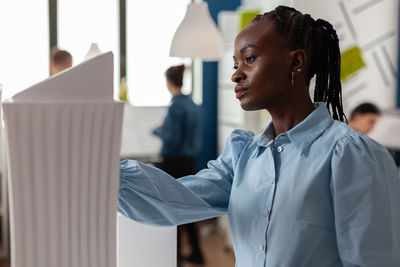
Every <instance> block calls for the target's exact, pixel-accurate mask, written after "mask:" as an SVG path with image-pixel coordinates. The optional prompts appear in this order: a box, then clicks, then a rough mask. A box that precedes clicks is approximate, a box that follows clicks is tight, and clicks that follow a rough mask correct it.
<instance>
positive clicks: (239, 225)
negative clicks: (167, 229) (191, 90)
mask: <svg viewBox="0 0 400 267" xmlns="http://www.w3.org/2000/svg"><path fill="white" fill-rule="evenodd" d="M233 59H234V69H235V72H234V74H233V75H232V81H233V82H235V83H236V86H235V89H234V91H235V94H236V97H237V98H238V99H239V101H240V104H241V106H242V108H243V109H245V110H255V109H267V110H268V112H269V113H270V114H271V116H272V123H271V124H270V125H269V126H268V127H267V128H266V129H265V131H264V132H262V133H261V134H257V135H254V134H253V133H251V132H248V131H243V130H236V131H234V132H233V133H232V134H231V136H230V137H229V139H228V140H227V142H226V146H225V149H224V151H223V153H222V154H221V155H220V156H219V157H218V159H217V160H215V161H211V162H209V164H208V168H207V169H204V170H202V171H200V172H199V173H197V174H196V175H194V176H186V177H183V178H181V179H178V180H175V179H173V178H172V177H170V176H169V175H167V174H165V173H164V172H162V171H160V170H158V169H155V168H152V167H149V166H147V165H144V164H142V163H140V162H136V161H124V162H122V163H121V177H120V178H121V184H120V195H119V211H120V212H121V213H123V214H124V215H126V216H128V217H131V218H133V219H134V220H137V221H140V222H144V223H151V224H158V225H174V224H182V223H187V222H191V221H196V220H201V219H205V218H210V217H214V216H218V215H221V214H223V213H228V215H229V221H230V226H231V232H232V236H233V242H234V249H235V256H236V266H237V267H249V266H252V267H253V266H268V267H269V266H271V267H278V266H282V267H283V266H285V267H292V266H296V267H301V266H304V267H314V266H318V267H319V266H324V267H330V266H335V267H336V266H349V267H350V266H400V209H399V208H398V205H399V203H400V180H399V179H398V176H397V171H396V166H395V165H394V162H393V160H392V158H391V157H390V155H389V154H388V153H387V152H386V150H385V149H384V148H383V147H381V146H380V145H379V144H377V143H376V142H374V141H372V140H371V139H369V138H368V137H366V136H364V135H362V134H361V133H359V132H357V131H354V130H352V129H351V128H350V127H348V126H347V125H346V124H345V123H342V122H340V121H344V120H345V116H344V114H343V111H342V103H341V85H340V73H339V72H340V51H339V46H338V39H337V36H336V33H335V31H334V29H333V28H332V26H331V25H330V24H329V23H328V22H326V21H323V20H320V19H318V20H314V19H313V18H311V17H310V16H309V15H303V14H301V13H300V12H298V11H297V10H295V9H293V8H289V7H284V6H279V7H277V8H276V9H275V10H274V11H271V12H268V13H265V14H264V15H260V16H257V17H256V18H255V19H254V20H253V21H252V22H251V23H250V24H249V25H248V26H246V27H245V28H244V29H243V30H242V31H241V32H240V33H239V34H238V36H237V37H236V39H235V51H234V57H233ZM314 76H315V78H316V83H315V90H314V101H311V99H310V97H309V84H310V80H311V78H312V77H314ZM321 102H322V103H321ZM330 114H331V115H332V116H331V115H330Z"/></svg>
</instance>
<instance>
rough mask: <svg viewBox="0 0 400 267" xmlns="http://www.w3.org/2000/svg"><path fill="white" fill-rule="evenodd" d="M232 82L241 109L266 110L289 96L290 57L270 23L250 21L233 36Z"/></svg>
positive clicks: (280, 37) (281, 39)
mask: <svg viewBox="0 0 400 267" xmlns="http://www.w3.org/2000/svg"><path fill="white" fill-rule="evenodd" d="M234 46H235V48H234V56H233V61H234V69H235V72H234V73H233V75H232V81H233V82H234V83H236V86H235V94H236V98H237V99H239V101H240V105H241V106H242V108H243V109H244V110H257V109H265V108H266V109H268V107H271V106H273V105H274V104H277V103H282V100H284V99H285V96H287V95H288V94H289V93H290V89H291V85H290V74H291V69H290V57H289V50H288V48H287V47H286V46H285V45H284V40H283V38H282V36H281V35H280V34H279V33H278V32H277V31H276V30H275V25H274V24H273V23H272V22H268V21H265V20H262V21H256V22H251V23H250V24H249V25H247V26H246V27H245V28H244V29H243V30H242V31H241V32H240V33H239V34H238V36H237V37H236V39H235V44H234Z"/></svg>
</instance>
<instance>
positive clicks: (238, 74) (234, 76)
mask: <svg viewBox="0 0 400 267" xmlns="http://www.w3.org/2000/svg"><path fill="white" fill-rule="evenodd" d="M245 77H246V75H245V74H244V73H243V71H241V70H240V69H239V68H237V69H236V70H235V72H234V73H233V74H232V77H231V80H232V82H234V83H238V82H240V81H241V80H243V79H244V78H245Z"/></svg>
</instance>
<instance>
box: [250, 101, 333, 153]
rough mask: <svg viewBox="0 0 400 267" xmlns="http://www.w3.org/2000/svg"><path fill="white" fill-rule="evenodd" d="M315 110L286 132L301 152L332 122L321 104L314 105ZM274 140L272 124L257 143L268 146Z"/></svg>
mask: <svg viewBox="0 0 400 267" xmlns="http://www.w3.org/2000/svg"><path fill="white" fill-rule="evenodd" d="M314 105H315V107H316V108H315V110H314V111H313V112H311V113H310V114H309V115H308V116H307V118H305V119H304V120H303V121H302V122H300V123H299V124H297V125H296V126H295V127H293V128H292V129H290V130H289V131H287V132H286V133H284V134H286V135H287V136H288V138H289V140H290V141H291V142H292V143H293V144H294V145H295V147H296V148H297V149H299V150H301V151H303V149H305V148H307V147H308V146H309V145H311V144H312V143H313V142H314V140H315V139H316V138H317V137H318V136H320V135H321V134H322V132H324V131H325V130H326V128H328V126H329V125H330V124H331V123H332V122H333V118H332V117H331V115H330V114H329V111H328V109H327V108H326V106H325V105H324V104H323V103H316V104H314ZM274 138H275V129H274V125H273V124H272V122H271V123H270V124H269V125H268V126H267V128H265V130H264V131H263V133H262V134H261V136H260V138H259V139H258V141H257V144H258V145H259V146H264V147H266V146H269V145H270V144H271V143H272V142H273V141H274Z"/></svg>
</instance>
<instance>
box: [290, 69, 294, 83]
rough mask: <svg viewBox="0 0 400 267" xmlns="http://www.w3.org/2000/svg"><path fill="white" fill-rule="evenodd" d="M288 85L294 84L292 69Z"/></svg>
mask: <svg viewBox="0 0 400 267" xmlns="http://www.w3.org/2000/svg"><path fill="white" fill-rule="evenodd" d="M290 85H291V86H293V85H294V71H292V73H291V79H290Z"/></svg>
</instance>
